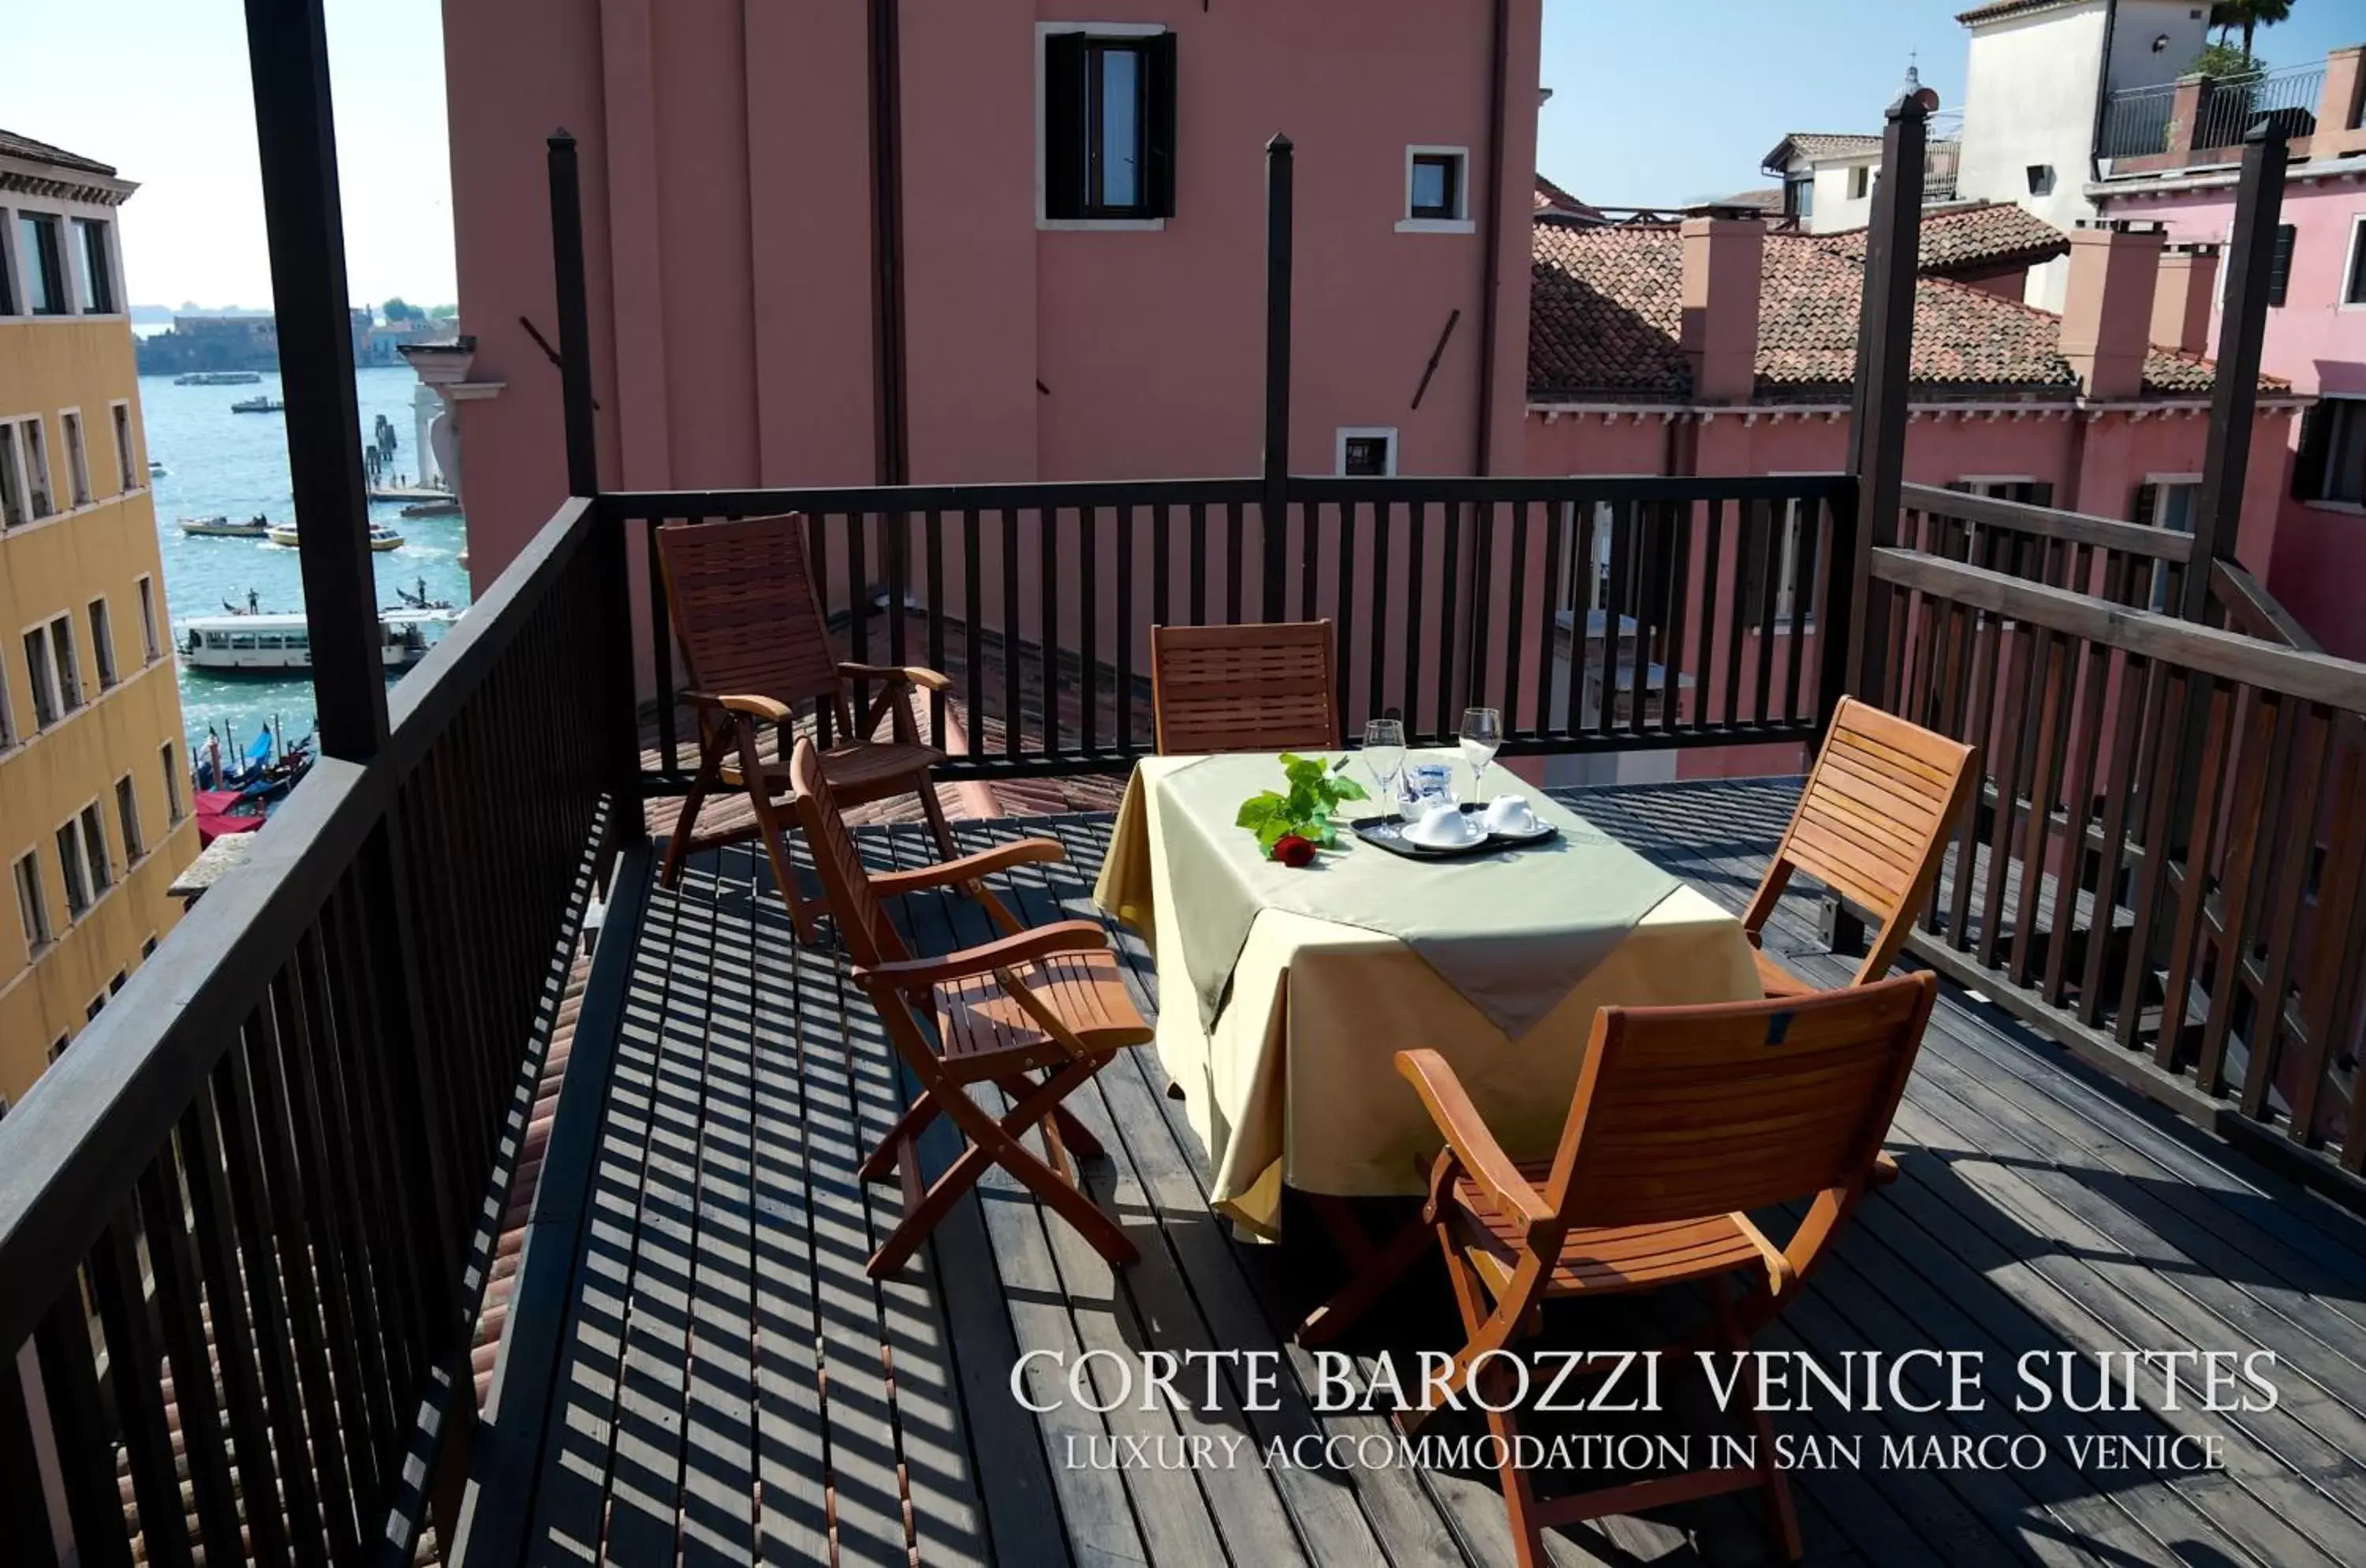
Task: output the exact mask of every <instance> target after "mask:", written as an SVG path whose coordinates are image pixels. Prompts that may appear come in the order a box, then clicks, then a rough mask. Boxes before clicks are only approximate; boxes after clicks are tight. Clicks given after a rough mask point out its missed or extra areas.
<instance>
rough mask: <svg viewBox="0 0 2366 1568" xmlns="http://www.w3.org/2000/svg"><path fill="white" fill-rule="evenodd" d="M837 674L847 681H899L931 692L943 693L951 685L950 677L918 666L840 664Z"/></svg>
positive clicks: (923, 666)
mask: <svg viewBox="0 0 2366 1568" xmlns="http://www.w3.org/2000/svg"><path fill="white" fill-rule="evenodd" d="M838 672H839V675H841V676H843V677H844V678H845V679H847V680H849V681H900V682H903V683H904V684H906V685H907V686H919V687H922V688H923V689H925V690H928V691H931V692H941V691H944V690H946V689H948V688H949V687H951V686H952V683H953V682H952V676H950V675H941V674H939V673H937V671H934V670H930V669H929V668H928V667H926V666H925V665H919V664H841V665H839V667H838Z"/></svg>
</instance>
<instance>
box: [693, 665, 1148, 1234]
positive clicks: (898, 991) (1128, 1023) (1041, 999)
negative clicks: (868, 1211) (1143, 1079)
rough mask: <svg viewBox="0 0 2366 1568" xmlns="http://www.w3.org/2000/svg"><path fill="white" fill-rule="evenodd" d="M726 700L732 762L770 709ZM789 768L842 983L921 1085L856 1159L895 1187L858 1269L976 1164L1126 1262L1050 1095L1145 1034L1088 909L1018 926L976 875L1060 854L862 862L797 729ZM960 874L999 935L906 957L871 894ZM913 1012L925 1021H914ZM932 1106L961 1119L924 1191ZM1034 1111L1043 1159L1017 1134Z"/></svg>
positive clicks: (1086, 1149)
mask: <svg viewBox="0 0 2366 1568" xmlns="http://www.w3.org/2000/svg"><path fill="white" fill-rule="evenodd" d="M727 703H728V705H729V708H730V710H731V713H732V716H733V720H734V726H733V728H734V731H735V734H736V736H737V738H738V744H739V747H740V750H741V755H742V766H749V765H753V763H754V761H755V759H754V750H755V746H756V734H757V731H756V725H757V723H758V722H760V721H772V722H777V720H776V719H775V716H774V714H773V713H772V711H771V705H769V704H767V703H766V702H765V700H764V699H762V698H756V697H732V698H729V699H727ZM789 778H790V782H791V783H792V784H794V788H795V799H796V815H797V820H798V821H799V823H800V824H801V825H802V826H803V827H804V829H805V834H806V843H807V844H808V845H810V846H811V847H812V850H813V855H814V863H815V865H816V867H817V869H818V870H819V872H820V874H821V885H822V890H823V893H824V896H825V897H826V899H827V901H828V905H829V909H830V913H831V914H832V915H833V916H834V917H835V918H836V920H837V923H838V934H839V941H840V942H841V943H842V945H843V946H844V947H845V949H846V952H847V954H848V956H849V957H850V958H851V959H852V961H853V975H854V979H855V983H856V984H858V985H859V986H861V987H862V990H863V992H864V994H865V995H867V996H868V997H870V998H871V1000H872V1003H873V1006H874V1007H876V1008H877V1010H878V1012H879V1020H880V1022H881V1023H882V1024H883V1025H884V1027H885V1029H886V1032H887V1037H888V1039H890V1040H892V1041H893V1042H895V1045H896V1055H899V1056H901V1057H902V1058H903V1061H904V1065H905V1066H907V1067H909V1068H910V1069H911V1072H912V1076H913V1077H916V1078H918V1080H919V1083H920V1094H919V1097H918V1099H916V1100H913V1102H912V1105H911V1108H910V1109H909V1110H907V1111H905V1113H904V1115H903V1116H902V1118H901V1119H899V1120H898V1121H897V1122H896V1125H895V1126H894V1127H893V1128H891V1129H889V1131H888V1133H887V1134H886V1136H885V1137H884V1138H883V1139H881V1140H880V1143H879V1146H878V1147H877V1148H875V1149H873V1151H872V1152H871V1155H870V1156H869V1157H868V1158H866V1159H865V1160H864V1161H863V1162H862V1168H861V1175H862V1179H864V1180H865V1181H880V1180H885V1179H888V1178H889V1177H891V1176H896V1177H897V1178H898V1179H900V1180H901V1181H902V1183H903V1189H904V1218H903V1220H902V1222H901V1223H900V1224H897V1225H896V1229H895V1231H894V1233H893V1234H891V1235H889V1236H888V1237H887V1239H886V1240H885V1241H884V1243H882V1244H881V1245H880V1247H879V1250H878V1251H877V1252H875V1253H873V1255H872V1258H871V1262H870V1265H869V1267H870V1271H871V1276H872V1278H873V1279H878V1278H881V1277H883V1276H884V1275H887V1274H891V1273H893V1272H895V1271H896V1269H900V1268H902V1267H903V1266H904V1262H905V1260H906V1259H907V1258H910V1257H911V1255H912V1253H913V1252H914V1251H915V1250H916V1249H917V1248H918V1247H919V1245H920V1243H921V1242H923V1241H925V1240H927V1239H928V1235H929V1231H931V1230H932V1229H934V1228H935V1227H936V1224H937V1222H938V1221H940V1220H941V1219H943V1218H944V1217H945V1214H946V1213H948V1212H949V1211H950V1210H951V1209H952V1206H953V1204H954V1203H955V1202H956V1201H958V1200H959V1199H960V1198H961V1195H962V1194H963V1193H964V1192H966V1191H968V1190H970V1189H971V1188H972V1187H973V1186H975V1185H976V1183H977V1179H978V1178H980V1177H981V1176H984V1175H985V1174H986V1169H987V1168H988V1167H990V1166H1000V1167H1001V1168H1003V1169H1004V1170H1006V1171H1008V1172H1009V1173H1010V1174H1011V1175H1012V1176H1014V1177H1016V1178H1017V1179H1019V1180H1020V1182H1022V1183H1023V1184H1025V1186H1026V1187H1027V1188H1028V1190H1031V1191H1032V1192H1033V1193H1034V1194H1035V1195H1036V1196H1037V1197H1038V1198H1041V1199H1042V1201H1043V1202H1044V1203H1045V1204H1046V1205H1047V1206H1048V1207H1050V1208H1051V1209H1053V1211H1054V1212H1056V1213H1058V1214H1059V1215H1060V1216H1061V1217H1062V1218H1063V1219H1065V1220H1066V1221H1067V1222H1068V1223H1069V1224H1072V1225H1074V1226H1075V1227H1076V1231H1077V1233H1078V1234H1079V1235H1082V1236H1083V1237H1084V1238H1085V1240H1086V1241H1087V1242H1089V1243H1091V1244H1092V1247H1093V1249H1094V1250H1095V1251H1097V1252H1098V1253H1099V1254H1100V1255H1101V1256H1102V1257H1103V1258H1108V1259H1109V1260H1110V1262H1111V1263H1132V1262H1134V1261H1135V1260H1136V1259H1138V1258H1140V1256H1141V1254H1140V1253H1139V1252H1137V1251H1136V1250H1135V1248H1134V1246H1133V1243H1132V1242H1131V1241H1129V1240H1127V1239H1126V1236H1125V1233H1124V1232H1123V1231H1121V1230H1120V1229H1119V1228H1118V1225H1117V1223H1116V1222H1115V1221H1114V1220H1111V1219H1110V1217H1109V1216H1108V1215H1107V1214H1105V1213H1102V1212H1101V1211H1100V1209H1099V1208H1098V1206H1097V1205H1096V1204H1095V1203H1094V1202H1093V1201H1092V1199H1091V1198H1090V1197H1088V1196H1087V1195H1086V1193H1085V1191H1084V1189H1083V1186H1082V1184H1081V1183H1080V1182H1079V1181H1078V1180H1077V1178H1076V1166H1075V1163H1074V1161H1073V1160H1072V1159H1071V1157H1070V1156H1071V1154H1072V1153H1073V1154H1075V1155H1076V1156H1083V1157H1085V1158H1087V1159H1090V1158H1095V1157H1097V1156H1099V1155H1100V1153H1101V1145H1100V1144H1099V1142H1098V1140H1097V1139H1095V1138H1094V1136H1093V1135H1092V1134H1091V1133H1089V1132H1087V1130H1086V1128H1085V1126H1084V1124H1083V1123H1082V1122H1078V1121H1077V1120H1076V1117H1075V1115H1074V1114H1073V1113H1071V1112H1070V1111H1067V1110H1066V1109H1065V1107H1064V1106H1063V1105H1062V1103H1061V1102H1062V1101H1063V1100H1066V1099H1067V1097H1068V1096H1069V1095H1071V1094H1074V1093H1075V1092H1076V1090H1077V1089H1080V1088H1082V1087H1083V1086H1084V1085H1085V1084H1086V1083H1087V1081H1089V1080H1090V1079H1091V1077H1092V1076H1093V1075H1094V1074H1095V1073H1097V1072H1099V1071H1100V1070H1101V1068H1103V1067H1105V1066H1108V1065H1109V1064H1110V1062H1111V1061H1113V1060H1115V1059H1116V1056H1117V1053H1118V1052H1120V1051H1121V1050H1124V1049H1126V1048H1127V1047H1129V1046H1133V1045H1141V1044H1145V1043H1148V1042H1149V1041H1150V1039H1151V1037H1152V1034H1153V1031H1152V1029H1151V1027H1150V1025H1149V1024H1148V1023H1146V1022H1144V1021H1143V1017H1142V1014H1141V1013H1140V1012H1139V1011H1138V1010H1136V1009H1135V1008H1134V1005H1133V998H1132V996H1130V995H1129V994H1128V993H1127V991H1126V988H1125V980H1124V977H1123V976H1121V974H1120V972H1119V970H1118V964H1117V957H1116V954H1114V953H1111V952H1110V947H1109V936H1108V933H1107V932H1106V931H1103V930H1102V929H1101V927H1100V925H1099V924H1098V922H1097V921H1093V920H1060V921H1057V922H1055V923H1053V924H1051V925H1047V926H1038V927H1035V928H1033V929H1032V930H1031V929H1029V928H1028V927H1027V926H1025V925H1022V924H1021V923H1020V920H1019V919H1018V917H1017V916H1015V915H1013V914H1012V913H1011V912H1010V910H1009V908H1008V907H1006V906H1005V905H1004V904H1003V902H1002V900H1001V899H999V898H997V897H995V895H994V894H993V892H992V891H991V890H990V889H988V888H987V887H986V885H985V884H984V883H983V882H982V881H980V880H979V879H980V878H982V877H986V876H988V875H991V874H995V873H997V872H1002V871H1007V870H1008V869H1009V868H1011V867H1013V866H1018V865H1028V864H1033V863H1042V862H1045V861H1061V860H1065V859H1066V858H1067V855H1066V852H1065V851H1063V850H1062V849H1061V848H1060V846H1059V845H1058V844H1057V843H1055V842H1053V840H1049V839H1022V840H1019V841H1017V842H1015V843H1008V844H997V846H995V847H994V848H993V849H990V850H986V851H983V852H980V853H977V854H974V855H968V856H965V857H963V858H961V859H957V860H952V861H948V862H945V863H942V864H939V865H931V866H924V867H921V868H920V869H918V870H915V871H897V872H884V873H873V872H872V871H871V870H870V868H869V867H867V866H865V865H864V864H863V863H862V851H861V850H860V849H859V848H858V847H857V845H856V844H855V841H854V834H853V832H852V830H851V829H849V828H848V827H847V825H846V821H845V818H842V817H840V816H839V808H838V802H837V799H836V797H835V795H834V793H833V790H832V787H831V785H830V783H829V780H828V773H827V770H826V769H825V767H824V766H823V757H822V754H821V752H820V751H818V750H816V749H815V746H814V743H813V742H812V741H811V740H810V739H802V738H801V739H798V741H797V742H796V748H795V750H794V752H792V753H791V756H790V759H789ZM748 798H749V802H750V804H751V805H753V807H755V811H756V818H757V822H758V825H759V828H760V832H761V834H762V837H763V840H764V852H765V853H766V854H767V855H768V856H769V857H771V860H772V876H773V879H774V880H775V881H777V882H778V883H779V884H780V885H781V886H783V887H786V886H791V883H790V873H789V852H788V840H787V836H786V832H785V828H786V824H785V823H784V822H783V819H782V817H781V813H780V811H779V808H778V807H777V805H776V804H775V802H774V800H773V798H772V795H771V794H770V792H767V791H763V790H750V791H749V797H748ZM962 884H968V885H971V886H970V889H969V890H970V892H971V893H972V895H973V897H975V899H976V900H977V902H978V903H979V904H980V905H981V906H983V907H984V908H985V910H986V915H987V917H988V918H989V919H992V920H993V921H994V924H995V927H996V929H997V930H998V931H1000V932H1001V933H1002V935H1001V937H1000V938H999V939H998V940H997V941H994V942H986V943H984V944H982V945H980V946H977V947H972V948H965V949H963V951H961V952H959V953H946V954H945V955H943V956H942V957H939V958H915V957H914V956H912V953H911V952H910V950H909V949H907V947H906V946H905V945H904V942H903V939H902V938H901V937H900V936H898V935H897V934H896V928H895V926H894V925H893V924H892V923H891V922H890V921H889V920H888V919H887V913H886V908H885V905H884V900H885V899H886V898H888V897H894V896H896V895H898V894H904V893H915V892H918V891H920V890H922V889H924V888H931V887H946V886H955V885H962ZM923 1019H926V1020H927V1021H928V1022H929V1025H930V1026H931V1027H930V1028H929V1029H923V1028H922V1026H921V1021H922V1020H923ZM931 1035H933V1038H931ZM981 1083H991V1084H995V1085H997V1086H998V1087H999V1088H1000V1089H1002V1091H1003V1092H1004V1093H1005V1094H1006V1095H1008V1097H1009V1100H1010V1103H1011V1109H1010V1110H1009V1111H1008V1113H1006V1114H1005V1115H1003V1116H1001V1117H999V1118H997V1117H996V1116H993V1115H992V1114H990V1113H989V1112H987V1111H986V1109H985V1108H984V1107H983V1106H981V1105H979V1104H978V1102H977V1101H976V1100H973V1099H971V1098H970V1095H969V1092H968V1090H969V1086H970V1085H972V1084H981ZM939 1116H943V1117H945V1118H947V1119H948V1120H950V1121H951V1122H952V1123H953V1125H954V1126H956V1127H958V1128H960V1129H961V1131H962V1133H963V1134H964V1135H965V1136H966V1138H967V1139H968V1146H967V1147H966V1148H964V1149H963V1151H962V1153H961V1155H960V1156H959V1157H958V1158H956V1159H955V1160H954V1161H953V1163H952V1167H951V1168H949V1169H947V1170H946V1172H945V1173H944V1174H943V1175H942V1176H941V1177H939V1178H938V1179H936V1181H935V1182H934V1184H932V1185H930V1186H929V1187H928V1188H927V1189H926V1190H923V1189H922V1187H921V1184H920V1163H919V1159H918V1155H917V1153H916V1145H917V1143H918V1138H919V1135H920V1134H921V1132H922V1131H923V1130H924V1129H925V1128H927V1127H928V1126H929V1123H930V1122H934V1121H935V1120H936V1119H937V1118H938V1117H939ZM1039 1124H1040V1125H1041V1127H1042V1136H1043V1145H1044V1149H1045V1153H1046V1154H1047V1155H1048V1156H1049V1158H1048V1161H1047V1160H1045V1159H1039V1158H1037V1157H1036V1156H1035V1155H1034V1154H1033V1153H1032V1152H1031V1151H1030V1150H1029V1149H1028V1148H1027V1147H1026V1146H1025V1145H1023V1144H1021V1143H1020V1139H1021V1138H1022V1137H1024V1136H1025V1135H1026V1134H1028V1133H1029V1132H1030V1131H1031V1130H1033V1129H1035V1128H1036V1127H1037V1126H1038V1125H1039Z"/></svg>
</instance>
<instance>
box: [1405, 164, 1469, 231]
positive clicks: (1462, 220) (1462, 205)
mask: <svg viewBox="0 0 2366 1568" xmlns="http://www.w3.org/2000/svg"><path fill="white" fill-rule="evenodd" d="M1449 156H1450V157H1453V158H1457V159H1459V160H1460V161H1461V164H1462V172H1461V174H1460V175H1458V176H1457V177H1456V179H1455V182H1454V205H1455V209H1456V210H1455V215H1454V216H1453V217H1451V218H1415V217H1414V215H1413V164H1414V159H1415V158H1421V157H1449ZM1398 211H1399V216H1398V219H1397V232H1398V233H1400V234H1475V233H1477V232H1478V231H1479V226H1478V225H1477V224H1476V223H1474V222H1472V221H1471V220H1470V148H1468V147H1443V146H1426V145H1415V146H1409V147H1407V148H1406V149H1405V152H1404V201H1403V206H1402V207H1400V208H1399V209H1398Z"/></svg>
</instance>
